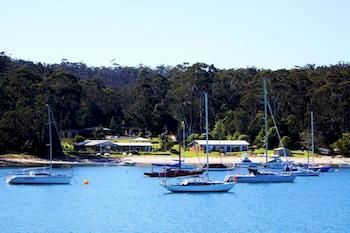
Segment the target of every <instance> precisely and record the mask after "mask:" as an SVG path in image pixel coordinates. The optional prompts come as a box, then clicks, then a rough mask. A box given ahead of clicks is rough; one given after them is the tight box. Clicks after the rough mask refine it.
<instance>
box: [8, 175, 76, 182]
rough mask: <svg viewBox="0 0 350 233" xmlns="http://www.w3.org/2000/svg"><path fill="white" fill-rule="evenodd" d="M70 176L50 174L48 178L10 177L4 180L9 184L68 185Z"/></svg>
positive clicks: (30, 176)
mask: <svg viewBox="0 0 350 233" xmlns="http://www.w3.org/2000/svg"><path fill="white" fill-rule="evenodd" d="M72 177H73V176H72V175H57V174H54V175H53V174H51V175H48V176H33V175H12V176H9V177H8V178H7V179H6V182H7V183H9V184H70V181H71V179H72Z"/></svg>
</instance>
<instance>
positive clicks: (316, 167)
mask: <svg viewBox="0 0 350 233" xmlns="http://www.w3.org/2000/svg"><path fill="white" fill-rule="evenodd" d="M310 117H311V155H312V164H307V168H308V169H310V170H313V171H320V172H328V171H329V170H330V169H331V168H332V167H331V166H330V165H315V164H314V162H315V159H314V157H315V140H314V113H313V112H312V111H311V113H310Z"/></svg>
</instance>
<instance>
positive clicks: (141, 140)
mask: <svg viewBox="0 0 350 233" xmlns="http://www.w3.org/2000/svg"><path fill="white" fill-rule="evenodd" d="M130 142H149V139H148V138H143V137H138V138H134V139H130Z"/></svg>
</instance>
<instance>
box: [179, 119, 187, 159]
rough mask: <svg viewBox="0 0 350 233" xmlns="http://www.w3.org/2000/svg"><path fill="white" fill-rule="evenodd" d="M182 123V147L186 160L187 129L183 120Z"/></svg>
mask: <svg viewBox="0 0 350 233" xmlns="http://www.w3.org/2000/svg"><path fill="white" fill-rule="evenodd" d="M181 124H182V147H183V151H184V152H183V157H184V160H185V152H186V141H185V138H186V129H185V122H184V121H182V122H181ZM180 166H181V157H180Z"/></svg>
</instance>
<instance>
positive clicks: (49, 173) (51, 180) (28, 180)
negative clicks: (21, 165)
mask: <svg viewBox="0 0 350 233" xmlns="http://www.w3.org/2000/svg"><path fill="white" fill-rule="evenodd" d="M47 112H48V122H49V137H50V166H49V167H42V168H35V169H34V168H28V169H23V170H22V171H21V172H19V173H15V174H12V175H10V176H8V177H7V178H6V182H7V183H9V184H70V181H71V179H72V177H73V175H68V174H56V173H54V172H53V170H52V133H51V115H52V112H51V110H50V106H49V105H47Z"/></svg>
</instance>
